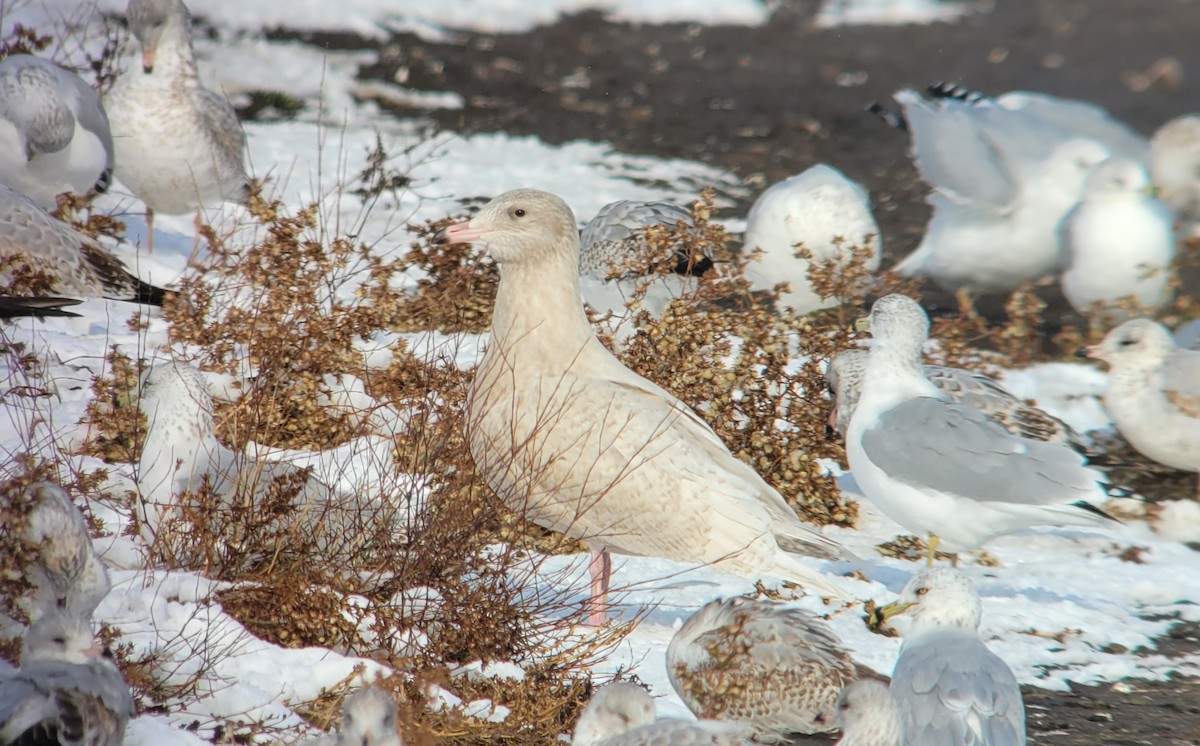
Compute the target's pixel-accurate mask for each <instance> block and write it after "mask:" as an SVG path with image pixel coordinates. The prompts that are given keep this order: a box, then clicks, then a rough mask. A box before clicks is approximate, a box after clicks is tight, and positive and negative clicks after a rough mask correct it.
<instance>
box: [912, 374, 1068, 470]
mask: <svg viewBox="0 0 1200 746" xmlns="http://www.w3.org/2000/svg"><path fill="white" fill-rule="evenodd" d="M925 376H926V377H927V378H928V379H929V380H930V381H931V382H932V383H933V385H934V386H937V387H938V388H939V389H941V390H942V391H943V392H945V393H946V395H947V396H948V397H949V398H950V399H953V400H954V401H956V402H958V403H959V404H965V405H966V406H968V407H971V408H972V409H977V410H979V411H980V412H982V413H984V414H985V415H987V416H988V417H991V418H992V419H994V420H996V421H997V422H999V423H1000V424H1001V425H1003V426H1004V428H1005V429H1006V430H1008V431H1009V432H1010V433H1013V434H1014V435H1019V436H1021V437H1023V438H1030V439H1032V440H1045V441H1050V442H1054V443H1068V444H1070V445H1071V447H1072V448H1075V449H1076V450H1080V449H1084V450H1086V447H1087V446H1086V444H1085V443H1084V441H1083V439H1082V438H1081V437H1080V436H1079V434H1078V433H1076V432H1075V431H1074V430H1073V429H1072V428H1071V426H1070V425H1068V424H1067V423H1065V422H1063V421H1062V420H1060V419H1058V418H1057V417H1054V416H1053V415H1050V414H1048V413H1046V412H1044V411H1042V410H1041V409H1038V408H1037V407H1035V406H1032V405H1030V404H1027V403H1025V401H1023V400H1021V399H1019V398H1017V397H1016V396H1013V395H1012V393H1010V392H1009V391H1008V389H1006V388H1004V387H1003V386H1002V385H1000V383H998V382H997V381H995V380H993V379H991V378H988V377H987V376H985V375H983V374H981V373H973V372H971V371H969V370H962V369H961V368H949V367H946V366H941V365H926V366H925Z"/></svg>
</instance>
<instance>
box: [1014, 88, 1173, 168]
mask: <svg viewBox="0 0 1200 746" xmlns="http://www.w3.org/2000/svg"><path fill="white" fill-rule="evenodd" d="M998 101H999V103H1000V105H1001V106H1003V107H1004V108H1006V109H1011V110H1013V111H1022V112H1026V113H1028V114H1030V115H1031V116H1034V117H1036V118H1037V119H1039V120H1041V121H1043V122H1045V123H1047V124H1050V125H1053V126H1055V127H1058V128H1059V129H1061V130H1063V131H1065V132H1068V133H1070V136H1071V137H1086V138H1090V139H1092V140H1099V141H1100V142H1102V143H1104V144H1105V145H1106V146H1108V149H1109V150H1111V151H1112V154H1113V155H1114V156H1120V157H1123V158H1132V159H1133V160H1136V161H1138V162H1140V163H1146V162H1147V161H1148V160H1149V157H1150V143H1149V142H1147V141H1146V138H1144V137H1142V136H1141V135H1139V134H1138V133H1137V132H1134V131H1133V130H1132V129H1130V128H1129V127H1127V126H1126V125H1124V124H1122V123H1121V122H1118V121H1117V120H1115V119H1113V118H1112V116H1110V115H1109V113H1108V112H1107V111H1105V110H1104V109H1102V108H1101V107H1099V106H1096V105H1095V104H1092V103H1089V102H1087V101H1077V100H1074V99H1066V98H1058V97H1057V96H1050V95H1047V94H1044V93H1030V92H1026V91H1013V92H1011V93H1006V94H1004V95H1003V96H1000V98H999V99H998Z"/></svg>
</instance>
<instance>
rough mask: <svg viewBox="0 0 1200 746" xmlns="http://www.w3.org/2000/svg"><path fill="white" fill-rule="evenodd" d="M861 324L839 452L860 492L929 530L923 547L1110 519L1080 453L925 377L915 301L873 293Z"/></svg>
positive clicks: (904, 522)
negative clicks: (853, 390) (855, 396)
mask: <svg viewBox="0 0 1200 746" xmlns="http://www.w3.org/2000/svg"><path fill="white" fill-rule="evenodd" d="M870 325H871V334H872V336H873V337H874V341H873V343H872V346H871V353H870V356H869V358H868V362H867V370H866V373H865V375H864V376H863V382H862V395H861V397H860V398H859V401H858V407H857V409H855V411H854V416H853V417H852V418H851V419H850V427H849V430H848V432H847V433H846V455H847V457H848V458H849V461H850V470H851V471H852V472H853V473H854V478H855V481H857V483H858V486H859V487H860V488H861V489H862V492H863V494H864V495H865V496H866V497H867V499H869V500H870V501H871V502H872V503H874V504H875V506H876V507H878V508H879V509H880V510H881V511H883V512H884V513H885V514H886V515H887V516H888V517H890V518H891V519H892V520H894V521H896V522H897V523H899V524H900V525H901V526H903V527H904V528H906V529H907V530H909V531H911V532H913V533H916V534H918V535H920V536H926V535H928V536H930V537H931V541H930V552H931V556H932V552H933V550H934V549H935V548H936V547H937V546H938V545H939V544H940V546H942V547H943V548H944V549H946V550H948V551H952V552H954V551H961V550H966V549H974V548H976V547H978V546H980V545H982V544H983V543H984V542H986V541H988V540H989V539H991V538H993V537H996V536H1000V535H1001V534H1007V533H1011V532H1013V531H1019V530H1021V529H1024V528H1028V527H1030V526H1059V525H1078V526H1095V525H1100V524H1105V523H1111V521H1112V519H1111V518H1109V517H1108V516H1106V515H1105V514H1104V513H1102V512H1100V511H1099V510H1098V509H1096V508H1094V507H1092V506H1091V504H1090V503H1093V502H1095V503H1100V502H1103V501H1104V500H1105V499H1106V497H1107V494H1106V492H1105V490H1104V488H1103V486H1102V485H1101V483H1100V479H1101V477H1102V475H1101V474H1100V473H1099V472H1097V471H1096V470H1094V469H1092V468H1089V467H1088V466H1086V464H1085V459H1084V457H1083V456H1081V455H1080V454H1078V453H1076V452H1075V451H1074V450H1072V449H1071V447H1070V446H1068V445H1065V444H1062V443H1047V442H1043V441H1037V440H1031V439H1029V438H1024V437H1021V436H1018V435H1014V434H1012V433H1010V432H1009V431H1007V430H1005V429H1004V428H1003V427H1002V426H1001V425H1000V424H999V423H997V422H995V421H994V420H992V419H989V418H988V417H987V415H985V414H983V413H982V412H980V411H979V410H976V409H973V408H971V407H969V406H966V405H964V404H959V403H956V402H953V401H950V400H949V398H948V397H946V395H945V394H943V393H942V392H941V391H940V390H939V389H938V388H937V387H936V386H934V385H933V384H932V383H930V382H929V379H928V378H926V377H925V375H924V371H923V369H922V365H921V347H922V345H923V344H924V342H925V340H926V337H927V336H928V334H929V317H928V316H926V315H925V312H924V310H922V309H921V307H920V306H919V305H917V303H916V301H914V300H912V299H911V298H908V297H905V296H903V295H888V296H885V297H883V298H880V299H879V300H878V301H876V302H875V305H874V307H872V309H871V316H870ZM1113 525H1115V524H1113Z"/></svg>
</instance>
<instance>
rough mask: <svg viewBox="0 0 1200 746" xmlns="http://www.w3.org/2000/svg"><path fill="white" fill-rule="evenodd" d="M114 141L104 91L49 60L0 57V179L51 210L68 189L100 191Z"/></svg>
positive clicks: (104, 186) (105, 182) (106, 178)
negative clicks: (102, 99) (102, 95)
mask: <svg viewBox="0 0 1200 746" xmlns="http://www.w3.org/2000/svg"><path fill="white" fill-rule="evenodd" d="M112 169H113V138H112V133H111V132H110V131H109V126H108V117H107V116H106V115H105V113H104V107H103V106H102V105H101V104H100V94H98V93H96V91H94V90H92V88H91V87H90V86H89V85H88V84H87V83H85V82H83V79H82V78H80V77H79V76H78V75H76V74H75V73H73V72H69V71H67V70H64V69H63V68H61V67H59V66H58V65H56V64H54V63H53V62H51V61H49V60H43V59H41V58H38V57H34V56H32V55H28V54H14V55H12V56H9V57H5V58H4V59H3V60H2V61H0V181H2V182H3V183H5V184H7V185H8V186H10V187H12V188H13V189H16V190H17V191H19V192H21V193H23V194H25V195H26V196H27V197H29V198H30V199H31V200H32V201H33V202H34V203H35V204H37V205H38V206H39V207H42V208H45V209H47V210H53V209H54V208H55V207H57V206H58V199H57V198H58V195H59V194H61V193H63V192H75V193H76V194H87V193H88V192H89V191H91V190H92V189H93V188H95V189H96V191H99V192H103V191H104V190H106V189H108V185H109V182H110V181H111V180H112Z"/></svg>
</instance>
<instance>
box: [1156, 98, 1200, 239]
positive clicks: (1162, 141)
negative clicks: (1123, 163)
mask: <svg viewBox="0 0 1200 746" xmlns="http://www.w3.org/2000/svg"><path fill="white" fill-rule="evenodd" d="M1150 147H1151V150H1152V154H1151V157H1150V175H1151V176H1152V177H1153V180H1154V184H1155V186H1157V187H1158V188H1159V189H1160V190H1161V192H1162V200H1163V201H1164V202H1166V203H1167V204H1168V205H1170V206H1171V208H1172V209H1173V210H1175V211H1176V212H1178V213H1179V214H1180V216H1181V217H1183V218H1184V219H1185V220H1190V221H1192V222H1197V221H1200V116H1196V115H1191V116H1182V117H1177V118H1175V119H1172V120H1171V121H1169V122H1167V123H1166V124H1164V125H1163V126H1162V127H1159V128H1158V131H1157V132H1155V133H1154V138H1153V139H1152V140H1151V141H1150Z"/></svg>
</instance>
